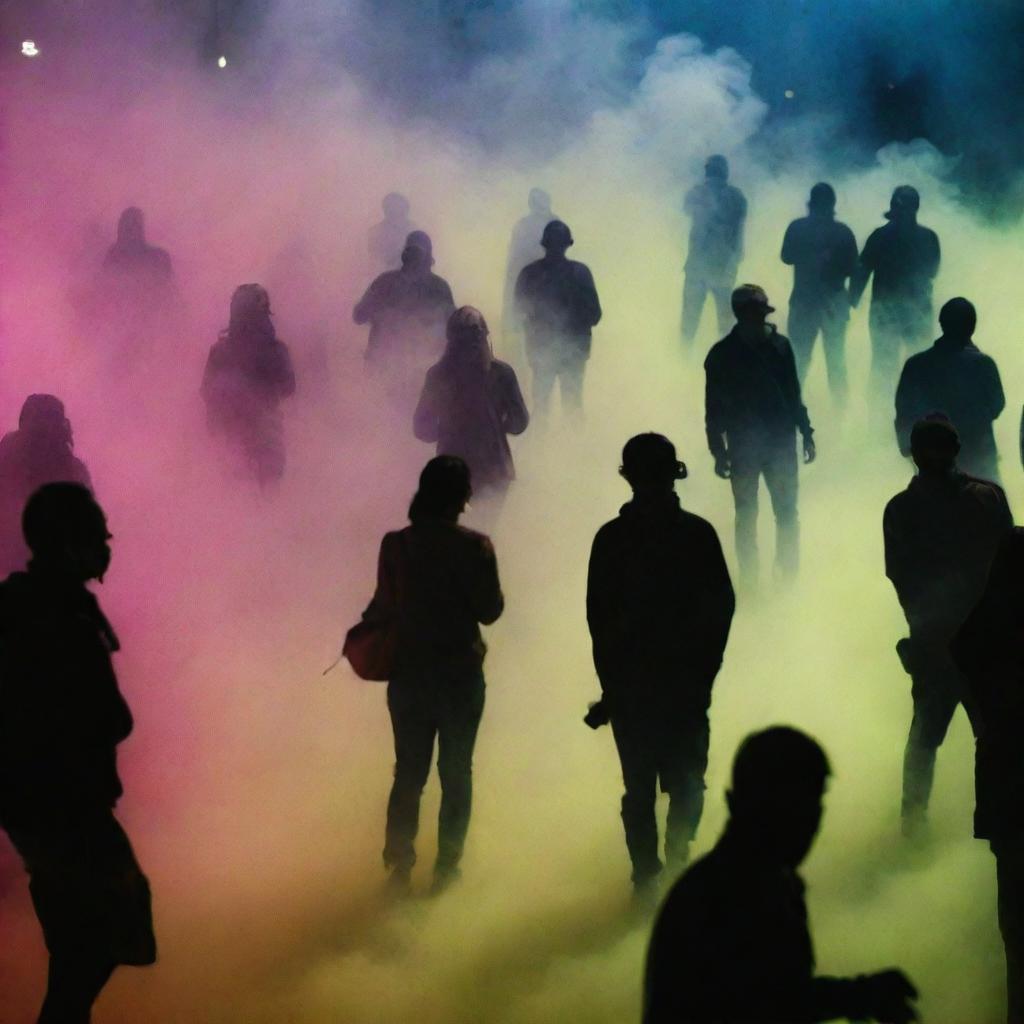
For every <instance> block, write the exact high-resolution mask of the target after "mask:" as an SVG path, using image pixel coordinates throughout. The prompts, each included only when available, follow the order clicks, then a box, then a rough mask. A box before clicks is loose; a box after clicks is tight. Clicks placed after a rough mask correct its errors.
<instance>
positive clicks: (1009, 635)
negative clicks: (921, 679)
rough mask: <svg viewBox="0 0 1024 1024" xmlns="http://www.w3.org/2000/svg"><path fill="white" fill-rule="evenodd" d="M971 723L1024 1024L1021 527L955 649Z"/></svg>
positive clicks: (1015, 1016)
mask: <svg viewBox="0 0 1024 1024" xmlns="http://www.w3.org/2000/svg"><path fill="white" fill-rule="evenodd" d="M951 651H952V655H953V660H954V661H955V662H956V664H957V666H958V667H959V668H960V670H961V672H963V674H964V676H965V677H966V679H967V682H968V685H967V699H966V701H965V706H966V707H967V710H968V712H969V715H970V719H971V724H972V726H973V727H974V735H975V740H976V747H975V774H974V784H975V792H976V795H977V802H976V808H975V814H974V834H975V835H976V836H977V837H978V838H979V839H987V840H988V841H989V843H990V844H991V846H992V852H993V853H994V854H995V858H996V879H997V885H998V892H999V930H1000V931H1001V932H1002V934H1003V943H1004V945H1005V947H1006V989H1007V1021H1008V1024H1024V801H1022V800H1021V793H1024V743H1022V742H1021V738H1022V737H1024V530H1021V529H1019V528H1018V529H1014V530H1013V531H1011V532H1010V533H1009V534H1008V535H1007V536H1006V537H1005V538H1004V540H1003V543H1002V546H1001V547H1000V549H999V551H998V552H997V554H996V557H995V560H994V561H993V562H992V570H991V572H990V574H989V578H988V584H987V585H986V587H985V592H984V593H983V594H982V596H981V600H980V601H979V602H978V604H977V606H976V607H975V608H974V610H973V611H972V612H971V614H970V615H969V616H968V618H967V621H966V622H965V623H964V625H963V627H962V628H961V629H960V631H959V633H958V634H957V636H956V637H955V639H954V641H953V644H952V647H951Z"/></svg>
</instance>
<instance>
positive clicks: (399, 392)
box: [352, 231, 455, 410]
mask: <svg viewBox="0 0 1024 1024" xmlns="http://www.w3.org/2000/svg"><path fill="white" fill-rule="evenodd" d="M433 265H434V249H433V244H432V243H431V241H430V236H429V235H427V234H426V233H425V232H423V231H413V232H412V234H410V235H409V237H408V238H407V239H406V243H405V248H404V249H403V250H402V266H401V269H399V270H389V271H386V272H385V273H383V274H381V275H380V276H378V277H376V278H375V279H374V280H373V282H372V283H371V285H370V287H369V288H367V289H366V293H365V294H364V295H363V297H362V298H361V299H360V300H359V301H358V302H357V303H356V305H355V308H354V309H353V310H352V319H353V320H354V321H355V322H356V323H357V324H369V325H370V339H369V343H368V344H367V347H366V363H367V366H368V367H369V369H370V370H371V371H372V372H374V373H375V374H378V375H379V376H381V377H382V378H383V379H384V381H385V382H386V388H387V390H388V393H389V394H390V396H391V398H392V399H393V400H394V401H396V402H397V403H398V404H400V405H402V406H404V407H405V408H407V409H410V410H411V409H412V407H413V405H414V403H415V401H416V396H417V395H418V394H419V389H420V386H421V385H422V383H423V375H424V374H425V373H426V371H427V369H428V368H429V367H430V366H432V365H433V364H434V363H435V362H436V361H437V360H438V358H439V357H440V355H441V353H442V351H443V350H444V337H445V326H446V325H447V323H448V318H449V317H450V316H451V315H452V313H453V312H454V311H455V300H454V299H453V298H452V290H451V288H450V287H449V286H448V282H447V281H445V280H444V278H442V277H438V275H437V274H435V273H434V272H433V270H432V269H431V268H432V267H433Z"/></svg>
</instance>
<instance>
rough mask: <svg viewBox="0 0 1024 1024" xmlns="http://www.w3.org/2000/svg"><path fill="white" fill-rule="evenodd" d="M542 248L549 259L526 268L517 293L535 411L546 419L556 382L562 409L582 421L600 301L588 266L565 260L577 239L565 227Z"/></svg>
mask: <svg viewBox="0 0 1024 1024" xmlns="http://www.w3.org/2000/svg"><path fill="white" fill-rule="evenodd" d="M540 244H541V245H542V246H543V247H544V253H545V255H544V258H543V259H540V260H536V261H535V262H533V263H530V264H529V265H528V266H526V267H524V268H523V270H522V271H521V273H520V274H519V279H518V280H517V281H516V290H515V302H516V310H517V311H518V314H519V316H520V318H521V319H522V321H523V329H524V331H525V332H526V357H527V359H528V361H529V363H530V369H531V370H532V371H533V409H534V412H535V413H536V415H537V416H539V417H546V416H547V414H548V411H549V408H550V406H551V394H552V392H553V391H554V388H555V382H556V381H557V382H558V383H559V385H560V387H561V392H562V408H563V410H565V411H566V412H568V414H569V415H570V416H571V417H572V418H574V419H576V420H578V419H579V418H580V417H581V416H582V413H583V374H584V371H585V369H586V366H587V360H588V359H589V358H590V344H591V329H592V328H593V327H595V326H596V325H597V324H598V323H599V322H600V320H601V303H600V301H599V299H598V297H597V288H596V287H595V286H594V278H593V275H592V274H591V273H590V270H589V269H588V268H587V266H586V265H585V264H583V263H578V262H577V261H575V260H570V259H567V258H566V255H565V254H566V251H567V250H568V249H569V246H571V245H572V244H573V237H572V232H571V231H570V230H569V228H568V227H567V226H566V225H565V224H563V223H562V222H561V221H560V220H553V221H551V222H550V223H549V224H548V225H547V226H546V227H545V228H544V234H543V235H542V236H541V240H540Z"/></svg>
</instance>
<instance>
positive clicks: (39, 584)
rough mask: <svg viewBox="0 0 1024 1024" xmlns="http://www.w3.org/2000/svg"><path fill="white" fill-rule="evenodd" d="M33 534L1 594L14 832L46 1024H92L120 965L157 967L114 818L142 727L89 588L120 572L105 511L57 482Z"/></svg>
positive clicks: (143, 893) (2, 731)
mask: <svg viewBox="0 0 1024 1024" xmlns="http://www.w3.org/2000/svg"><path fill="white" fill-rule="evenodd" d="M24 526H25V540H26V542H27V543H28V546H29V548H30V549H31V551H32V560H31V561H30V562H29V564H28V570H27V571H26V572H17V573H14V574H13V575H11V576H9V577H8V578H7V579H6V581H4V582H3V583H2V584H0V678H2V679H3V686H2V687H0V823H2V825H3V827H4V829H5V830H6V832H7V834H8V836H9V837H10V839H11V841H12V843H13V844H14V847H15V849H16V850H17V851H18V853H19V855H20V856H21V858H22V860H23V861H24V863H25V868H26V870H27V871H28V875H29V880H30V891H31V894H32V903H33V905H34V906H35V910H36V915H37V917H38V918H39V923H40V925H41V926H42V930H43V937H44V938H45V940H46V948H47V950H48V952H49V954H50V966H49V984H48V986H47V990H46V999H45V1002H44V1003H43V1008H42V1011H41V1013H40V1016H39V1022H40V1024H71V1022H75V1024H79V1022H87V1021H88V1020H89V1019H90V1018H89V1011H90V1008H91V1006H92V1004H93V1002H94V1001H95V1000H96V997H97V996H98V995H99V993H100V990H101V989H102V988H103V986H104V985H105V984H106V983H107V981H108V980H109V978H110V976H111V974H113V972H114V970H115V969H116V968H117V966H118V965H120V964H130V965H134V966H141V965H144V964H151V963H153V961H154V960H155V959H156V944H155V941H154V938H153V925H152V916H151V909H150V894H149V885H148V883H147V881H146V878H145V876H144V875H143V874H142V872H141V870H140V869H139V865H138V864H137V862H136V860H135V855H134V853H133V852H132V847H131V844H130V843H129V841H128V837H127V836H126V835H125V833H124V831H123V830H122V828H121V826H120V825H119V824H118V822H117V819H116V818H115V817H114V812H113V809H114V806H115V804H116V803H117V801H118V799H119V798H120V796H121V793H122V789H121V781H120V779H119V778H118V773H117V746H118V744H119V743H121V742H122V741H123V740H124V739H125V738H126V737H127V736H128V735H129V733H130V732H131V731H132V716H131V712H130V711H129V710H128V706H127V704H126V703H125V701H124V698H123V697H122V696H121V693H120V690H119V689H118V684H117V677H116V676H115V674H114V669H113V666H112V664H111V655H112V654H113V653H114V652H115V651H117V650H118V642H117V637H116V636H115V634H114V631H113V629H112V628H111V626H110V623H109V622H108V621H107V619H106V617H105V616H104V615H103V612H102V611H101V610H100V606H99V604H98V603H97V601H96V598H95V597H94V596H93V595H92V594H91V593H90V592H89V590H88V589H87V588H86V583H87V582H88V581H89V580H93V579H100V580H102V578H103V576H104V574H105V573H106V571H107V568H108V566H109V564H110V547H109V543H108V542H109V540H110V534H109V533H108V531H107V523H106V519H105V517H104V515H103V511H102V510H101V509H100V507H99V506H98V505H97V504H96V502H95V501H94V500H93V498H92V495H91V494H90V493H89V491H88V490H87V489H86V488H85V487H83V486H81V485H80V484H73V483H54V484H47V485H46V486H44V487H42V488H41V489H40V490H38V491H36V493H35V494H34V495H33V496H32V498H31V499H30V500H29V502H28V504H27V505H26V507H25V518H24Z"/></svg>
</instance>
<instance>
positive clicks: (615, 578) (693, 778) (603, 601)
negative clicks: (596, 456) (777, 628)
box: [587, 434, 735, 898]
mask: <svg viewBox="0 0 1024 1024" xmlns="http://www.w3.org/2000/svg"><path fill="white" fill-rule="evenodd" d="M620 473H621V474H622V476H623V477H624V478H625V480H626V482H627V483H628V484H629V486H630V487H631V488H632V491H633V499H632V501H630V502H628V503H627V504H626V505H624V506H623V507H622V509H621V510H620V512H619V515H618V518H616V519H613V520H612V521H611V522H609V523H606V524H605V525H604V526H602V527H601V529H600V530H598V532H597V536H596V537H595V538H594V544H593V547H592V549H591V553H590V566H589V571H588V575H587V623H588V625H589V627H590V635H591V639H592V641H593V653H594V667H595V669H596V670H597V676H598V679H599V681H600V684H601V692H602V700H601V704H602V705H603V708H604V711H605V713H606V715H607V717H608V719H609V720H610V722H611V726H612V732H613V734H614V737H615V745H616V747H617V748H618V752H619V760H620V762H621V764H622V778H623V783H624V786H625V795H624V796H623V798H622V823H623V826H624V828H625V832H626V846H627V848H628V850H629V856H630V860H631V862H632V866H633V875H632V877H633V885H634V888H635V891H636V893H637V895H638V896H639V897H641V898H643V896H644V895H645V894H646V893H647V892H649V891H651V890H652V889H653V887H654V883H655V882H656V879H657V877H658V874H659V873H660V871H661V870H662V863H661V860H660V859H659V850H658V826H657V822H656V819H655V800H656V797H657V791H658V787H659V785H660V787H661V789H662V791H664V792H665V793H667V794H668V797H669V810H668V824H667V826H666V832H665V860H666V863H667V864H668V867H669V869H670V870H671V871H672V872H674V873H676V874H678V873H679V871H681V870H682V868H683V867H684V865H685V864H686V862H687V860H688V858H689V850H690V843H691V842H692V840H693V838H694V836H695V835H696V833H697V827H698V825H699V823H700V818H701V813H702V810H703V806H704V772H705V770H706V768H707V758H708V740H709V732H708V708H709V707H710V704H711V688H712V685H713V684H714V681H715V676H716V675H717V674H718V670H719V668H720V666H721V664H722V658H723V655H724V653H725V645H726V642H727V640H728V638H729V628H730V625H731V623H732V616H733V611H734V609H735V597H734V594H733V589H732V583H731V581H730V579H729V570H728V568H727V567H726V564H725V558H724V557H723V555H722V547H721V545H720V544H719V542H718V535H717V534H716V533H715V529H714V527H713V526H712V525H711V524H710V523H709V522H707V521H706V520H704V519H701V518H700V516H697V515H694V514H693V513H692V512H687V511H685V510H684V509H682V508H680V506H679V498H678V497H677V496H676V493H675V482H676V481H677V480H681V479H683V478H684V477H685V476H686V467H685V466H684V465H683V464H682V463H681V462H678V461H677V459H676V450H675V447H674V445H673V444H672V442H671V441H669V440H668V438H666V437H663V436H662V435H661V434H639V435H637V436H636V437H634V438H631V439H630V440H629V441H628V442H627V443H626V446H625V448H623V451H622V467H621V469H620Z"/></svg>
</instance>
